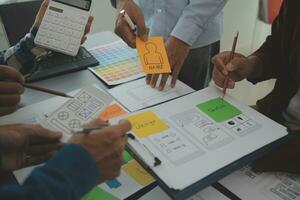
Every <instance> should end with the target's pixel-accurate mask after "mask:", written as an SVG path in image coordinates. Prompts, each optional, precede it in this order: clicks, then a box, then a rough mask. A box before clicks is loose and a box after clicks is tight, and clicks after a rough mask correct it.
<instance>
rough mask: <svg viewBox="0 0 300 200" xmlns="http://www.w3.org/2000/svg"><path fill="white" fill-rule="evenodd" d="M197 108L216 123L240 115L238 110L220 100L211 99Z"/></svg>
mask: <svg viewBox="0 0 300 200" xmlns="http://www.w3.org/2000/svg"><path fill="white" fill-rule="evenodd" d="M197 107H198V108H199V109H200V110H201V111H202V112H204V113H206V114H207V115H208V116H209V117H210V118H212V119H213V120H215V121H216V122H223V121H225V120H229V119H231V118H233V117H235V116H237V115H240V114H242V112H241V111H240V110H239V109H237V108H236V107H234V106H233V105H231V104H230V103H228V102H227V101H225V100H224V99H221V98H217V99H212V100H210V101H207V102H205V103H202V104H199V105H197Z"/></svg>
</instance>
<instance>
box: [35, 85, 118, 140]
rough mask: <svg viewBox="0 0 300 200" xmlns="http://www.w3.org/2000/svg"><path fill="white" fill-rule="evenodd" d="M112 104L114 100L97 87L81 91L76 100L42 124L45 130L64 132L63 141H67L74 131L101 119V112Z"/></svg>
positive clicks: (60, 108) (61, 108)
mask: <svg viewBox="0 0 300 200" xmlns="http://www.w3.org/2000/svg"><path fill="white" fill-rule="evenodd" d="M111 102H112V98H111V97H110V96H109V95H107V94H106V93H104V92H102V91H101V90H99V89H97V88H95V87H87V88H84V89H82V90H80V91H79V92H78V93H77V94H76V95H75V97H74V98H72V99H69V100H68V101H67V102H66V103H64V104H63V105H62V106H60V107H59V108H57V109H56V110H55V111H53V112H52V113H51V114H49V115H48V116H47V117H46V118H45V119H44V120H42V121H41V122H40V123H41V124H42V126H44V127H45V128H49V129H52V130H57V131H62V132H63V133H64V136H63V139H62V141H64V142H65V141H67V140H68V139H69V138H70V137H71V136H72V133H73V130H75V129H78V128H80V127H82V125H84V124H85V123H87V122H89V121H90V120H92V119H97V118H99V115H100V112H101V111H102V110H103V109H105V107H107V106H108V105H109V104H110V103H111Z"/></svg>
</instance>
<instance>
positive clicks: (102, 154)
mask: <svg viewBox="0 0 300 200" xmlns="http://www.w3.org/2000/svg"><path fill="white" fill-rule="evenodd" d="M103 123H104V122H103V121H101V120H95V121H93V122H91V123H89V124H87V125H86V126H85V127H96V126H98V125H101V124H103ZM130 129H131V125H130V123H129V122H128V121H122V122H120V123H119V124H118V125H115V126H109V127H106V128H103V129H101V130H95V131H92V132H91V133H90V134H88V135H84V134H75V135H73V136H72V138H71V139H70V141H69V142H70V143H74V144H79V145H81V146H82V147H83V148H85V149H86V150H87V151H88V152H89V153H90V154H91V156H92V157H93V158H94V159H95V161H96V163H97V165H98V168H99V171H100V172H101V180H99V182H100V183H102V182H104V181H106V180H111V179H113V178H116V177H117V176H119V175H120V169H121V166H122V164H123V151H124V148H125V146H126V144H127V136H126V132H127V131H129V130H130Z"/></svg>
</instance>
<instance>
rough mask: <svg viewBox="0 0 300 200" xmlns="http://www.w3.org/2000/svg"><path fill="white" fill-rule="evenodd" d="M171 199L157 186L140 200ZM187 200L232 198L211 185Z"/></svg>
mask: <svg viewBox="0 0 300 200" xmlns="http://www.w3.org/2000/svg"><path fill="white" fill-rule="evenodd" d="M154 199H155V200H171V198H170V197H169V196H168V195H167V194H166V193H165V192H164V191H163V190H162V189H161V188H160V187H159V186H157V187H155V188H154V189H153V190H151V191H150V192H148V193H147V194H145V195H144V196H143V197H141V198H139V200H154ZM187 200H230V199H229V198H228V197H226V196H224V195H223V194H222V193H221V192H219V191H218V190H216V189H215V188H213V187H211V186H209V187H207V188H205V189H204V190H202V191H200V192H198V193H197V194H195V195H194V196H192V197H190V198H188V199H187Z"/></svg>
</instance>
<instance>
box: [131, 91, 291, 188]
mask: <svg viewBox="0 0 300 200" xmlns="http://www.w3.org/2000/svg"><path fill="white" fill-rule="evenodd" d="M221 94H222V93H221V91H219V89H217V88H215V87H209V88H207V89H204V90H201V91H198V92H195V93H192V94H189V95H187V96H184V97H182V98H179V99H176V100H173V101H170V102H167V103H164V104H161V105H158V106H155V107H152V108H149V109H146V110H142V111H138V112H136V113H132V114H130V115H128V116H125V118H127V119H129V120H131V119H132V118H133V119H134V116H137V115H139V116H145V113H149V112H152V113H153V114H152V116H153V115H155V116H156V117H155V118H153V117H147V118H145V119H144V118H142V120H141V122H142V124H137V127H133V129H132V130H133V131H132V132H131V133H132V134H133V135H134V136H135V138H136V139H135V140H130V139H129V146H130V148H131V149H132V150H133V151H134V152H135V153H136V154H137V155H139V156H140V157H141V158H142V159H143V161H144V162H145V163H146V164H147V165H148V166H149V167H150V168H151V170H152V171H153V172H154V173H155V174H156V175H157V176H158V177H159V178H160V179H161V180H162V181H163V182H164V183H165V184H166V185H167V186H168V187H169V188H171V189H175V190H183V189H185V188H187V187H188V186H190V185H192V184H194V183H196V182H198V181H200V180H202V179H203V178H205V177H207V176H209V175H211V174H213V173H214V172H216V171H217V170H219V169H221V168H223V167H225V166H228V165H229V164H231V163H233V162H235V161H237V160H239V159H240V158H243V157H244V156H246V155H248V154H250V153H253V152H255V151H256V150H257V149H260V148H262V147H264V146H266V145H268V144H270V143H272V142H275V141H277V140H278V139H281V138H283V137H284V136H287V135H288V133H287V130H286V128H285V127H283V126H281V125H279V124H277V123H275V122H274V121H272V120H270V119H268V118H266V117H265V116H263V115H261V114H260V113H258V112H257V111H255V110H253V109H252V108H250V107H248V106H246V105H243V104H242V103H240V102H238V101H237V100H235V99H233V98H232V97H230V96H229V95H226V97H225V99H224V100H222V99H220V96H221ZM222 111H224V113H225V114H224V113H223V112H222ZM146 115H147V116H148V115H149V114H146ZM131 121H132V120H131ZM158 121H159V123H163V124H165V125H164V126H162V128H161V129H153V128H152V127H151V126H152V125H153V124H157V123H158ZM132 122H133V124H134V123H135V121H134V120H133V121H132ZM133 126H135V125H133ZM144 130H145V131H149V130H150V131H149V132H148V133H149V134H147V135H141V134H140V133H139V132H143V131H144ZM258 138H259V140H258ZM137 141H138V142H137ZM141 144H142V145H141ZM145 147H146V148H145ZM150 152H151V153H150ZM154 157H157V158H159V159H160V161H161V165H159V166H156V167H154V164H155V162H154ZM178 172H184V173H178Z"/></svg>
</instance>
